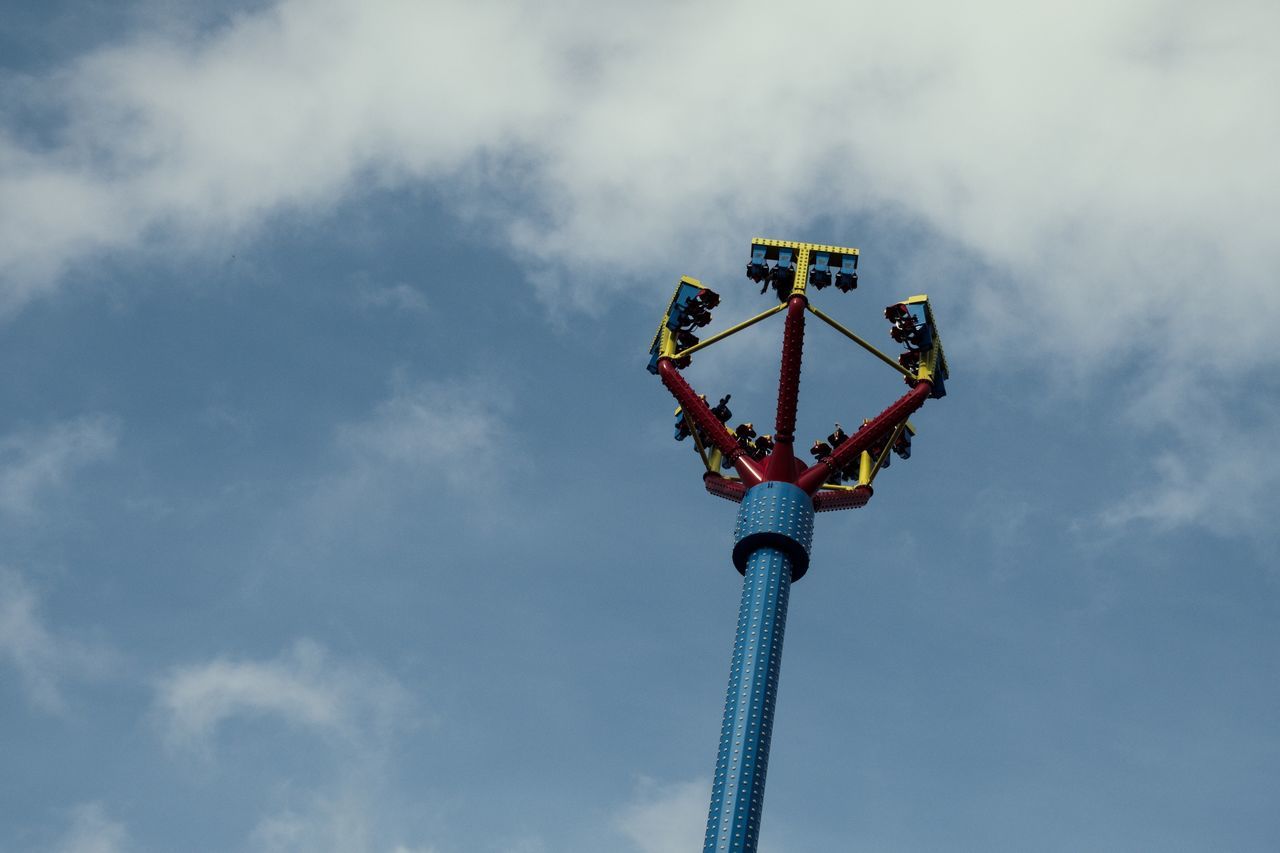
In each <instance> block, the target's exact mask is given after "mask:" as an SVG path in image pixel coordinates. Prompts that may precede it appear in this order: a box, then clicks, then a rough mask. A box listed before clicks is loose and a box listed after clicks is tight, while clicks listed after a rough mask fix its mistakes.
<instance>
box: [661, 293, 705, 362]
mask: <svg viewBox="0 0 1280 853" xmlns="http://www.w3.org/2000/svg"><path fill="white" fill-rule="evenodd" d="M684 284H691V285H693V286H694V287H696V288H699V289H702V282H700V281H698V280H697V279H696V278H692V277H690V276H687V275H682V276H680V280H679V281H678V282H676V289H675V290H674V291H673V292H672V294H671V298H670V299H669V300H667V310H666V311H663V312H662V322H661V323H659V324H658V331H657V332H656V333H655V334H654V336H653V340H652V341H651V342H650V343H649V351H650V352H653V349H654V347H660V348H659V350H658V354H659V355H660V356H662V357H674V356H675V351H676V339H675V335H673V334H672V333H671V330H670V329H669V328H667V322H668V321H669V320H670V319H671V309H672V308H674V307H675V304H676V297H677V296H679V295H680V286H681V285H684Z"/></svg>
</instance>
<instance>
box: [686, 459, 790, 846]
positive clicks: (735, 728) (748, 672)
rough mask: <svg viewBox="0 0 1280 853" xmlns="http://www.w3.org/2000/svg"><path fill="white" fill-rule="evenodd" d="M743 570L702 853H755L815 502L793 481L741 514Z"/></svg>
mask: <svg viewBox="0 0 1280 853" xmlns="http://www.w3.org/2000/svg"><path fill="white" fill-rule="evenodd" d="M734 539H735V544H734V563H735V564H739V569H740V571H742V573H743V579H742V600H741V603H740V604H739V606H738V631H737V637H736V639H735V641H734V645H733V660H732V662H731V664H730V666H729V688H728V690H727V691H726V694H725V704H724V722H723V723H722V724H721V728H720V750H719V753H718V755H717V757H716V775H715V780H714V782H713V783H712V789H711V808H710V810H709V812H708V815H707V832H706V836H705V838H704V842H703V851H704V853H754V851H755V850H756V843H757V841H758V839H759V834H760V818H761V814H762V811H763V808H764V785H765V776H766V774H767V773H768V770H769V742H770V740H771V739H772V737H773V715H774V709H775V707H776V705H777V698H778V676H779V673H780V670H781V666H782V640H783V637H784V635H785V633H786V627H787V601H788V599H789V597H790V594H791V583H792V581H793V580H796V579H798V578H799V577H800V576H801V575H803V574H804V570H805V569H806V568H807V567H808V562H809V548H810V545H811V543H812V541H813V504H812V502H811V500H810V498H809V496H808V495H807V494H805V493H804V492H802V491H801V490H800V489H797V488H796V487H795V486H793V485H791V484H789V483H776V482H769V483H762V484H760V485H758V486H756V487H754V488H753V489H751V490H750V491H748V492H747V495H746V497H745V498H744V499H743V501H742V506H741V508H740V509H739V510H738V526H737V529H736V530H735V532H734Z"/></svg>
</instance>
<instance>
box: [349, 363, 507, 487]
mask: <svg viewBox="0 0 1280 853" xmlns="http://www.w3.org/2000/svg"><path fill="white" fill-rule="evenodd" d="M506 408H507V406H506V404H505V403H504V401H503V400H502V399H501V397H500V395H499V394H498V392H497V391H496V389H495V388H494V386H493V384H492V383H491V382H486V381H483V380H477V381H475V382H472V383H469V384H463V383H446V382H424V383H402V384H401V385H400V386H399V387H397V388H396V389H395V391H394V393H393V394H392V395H391V396H390V397H389V398H388V399H386V400H384V401H383V402H382V403H380V404H379V405H378V406H377V408H376V409H375V410H374V411H373V412H372V413H371V414H370V416H369V417H367V418H365V419H363V420H360V421H356V422H353V423H350V424H346V425H344V426H342V427H341V428H340V429H339V430H338V434H337V438H338V443H339V445H340V446H341V447H343V448H345V449H346V450H347V451H348V452H350V453H351V454H352V458H353V461H354V463H355V467H356V468H357V469H358V470H362V471H367V470H368V469H370V468H374V469H385V468H390V469H392V470H394V471H396V472H399V473H403V472H405V471H412V472H414V473H415V475H416V476H420V477H421V476H426V477H428V478H431V479H443V480H444V481H447V482H448V483H449V484H450V485H451V486H454V487H465V486H467V485H468V484H475V483H476V482H478V481H480V480H482V479H483V478H484V477H485V476H487V475H489V474H492V473H493V470H494V464H495V463H494V461H493V460H494V459H495V458H496V457H498V456H499V455H503V454H499V453H497V452H496V451H498V450H499V449H500V448H501V447H502V446H503V442H504V441H506V440H508V439H510V438H511V435H510V430H509V428H508V425H507V422H506V419H505V417H504V415H505V409H506ZM506 455H510V454H509V453H508V454H506Z"/></svg>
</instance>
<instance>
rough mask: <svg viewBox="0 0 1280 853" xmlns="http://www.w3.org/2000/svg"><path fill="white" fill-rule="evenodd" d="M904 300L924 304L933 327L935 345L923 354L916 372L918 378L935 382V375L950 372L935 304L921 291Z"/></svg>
mask: <svg viewBox="0 0 1280 853" xmlns="http://www.w3.org/2000/svg"><path fill="white" fill-rule="evenodd" d="M903 302H904V303H905V304H907V305H923V306H924V318H925V320H926V321H927V322H928V323H929V325H930V326H932V327H933V346H931V347H930V348H929V350H928V352H926V353H922V354H921V358H920V369H919V371H918V372H917V373H916V378H917V379H921V380H925V381H928V382H933V381H934V377H935V376H938V375H939V374H941V375H942V376H944V377H945V376H946V375H947V374H948V373H949V372H950V371H948V370H947V355H946V353H945V352H944V351H943V349H942V335H941V333H939V331H938V321H937V320H935V319H933V306H932V305H930V304H929V296H928V294H924V293H920V294H917V295H915V296H911V297H909V298H907V299H905V300H903Z"/></svg>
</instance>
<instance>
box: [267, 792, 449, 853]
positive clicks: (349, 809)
mask: <svg viewBox="0 0 1280 853" xmlns="http://www.w3.org/2000/svg"><path fill="white" fill-rule="evenodd" d="M388 834H391V833H389V831H388V828H387V826H386V825H385V816H384V815H383V814H382V813H381V810H380V809H379V807H378V805H377V803H376V802H375V800H374V798H372V797H371V796H369V794H368V793H367V792H364V793H358V792H355V791H347V792H345V793H342V794H339V795H325V794H315V795H312V796H311V797H310V798H309V799H308V800H307V801H306V802H305V803H304V804H303V805H302V806H301V807H300V808H298V809H285V810H283V811H280V812H278V813H276V814H273V815H270V816H268V817H266V818H263V819H262V820H261V821H260V822H259V823H258V825H257V826H256V827H255V828H254V830H253V833H252V836H251V837H250V848H251V849H252V850H255V851H260V853H438V850H437V849H436V848H434V847H419V846H414V847H409V846H406V845H404V844H400V843H387V842H385V841H384V840H383V839H384V838H385V837H386V836H387V835H388Z"/></svg>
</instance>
